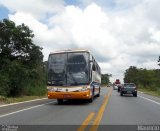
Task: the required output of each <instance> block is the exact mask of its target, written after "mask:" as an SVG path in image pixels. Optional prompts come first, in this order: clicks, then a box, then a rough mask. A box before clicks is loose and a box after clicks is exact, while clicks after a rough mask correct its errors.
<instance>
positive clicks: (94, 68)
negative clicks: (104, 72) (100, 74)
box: [92, 63, 96, 71]
mask: <svg viewBox="0 0 160 131" xmlns="http://www.w3.org/2000/svg"><path fill="white" fill-rule="evenodd" d="M92 70H93V71H96V65H95V63H94V64H93V66H92Z"/></svg>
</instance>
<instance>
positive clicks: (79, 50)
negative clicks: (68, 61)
mask: <svg viewBox="0 0 160 131" xmlns="http://www.w3.org/2000/svg"><path fill="white" fill-rule="evenodd" d="M66 52H89V53H90V51H89V50H86V49H68V50H59V51H55V52H51V53H50V55H51V54H60V53H66Z"/></svg>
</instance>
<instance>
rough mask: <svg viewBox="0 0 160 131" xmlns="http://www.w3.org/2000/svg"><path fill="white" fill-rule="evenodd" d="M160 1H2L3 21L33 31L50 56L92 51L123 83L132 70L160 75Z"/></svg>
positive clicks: (0, 6)
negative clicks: (67, 52) (158, 61)
mask: <svg viewBox="0 0 160 131" xmlns="http://www.w3.org/2000/svg"><path fill="white" fill-rule="evenodd" d="M159 5H160V0H23V1H22V0H0V20H2V19H4V18H7V19H10V20H12V21H14V22H15V23H16V25H20V24H22V23H24V24H25V25H27V26H29V28H30V29H31V30H33V33H34V34H35V37H34V38H33V41H34V43H35V44H36V45H39V46H40V47H42V48H43V50H42V51H43V54H44V61H46V60H47V59H48V55H49V53H50V52H54V51H57V50H63V49H76V48H81V49H88V50H90V51H91V52H92V54H93V56H94V57H95V59H96V60H97V62H98V63H99V65H100V67H101V70H102V73H107V74H112V77H111V78H110V80H111V82H113V81H114V80H115V79H120V80H121V81H123V77H124V72H125V70H126V69H128V68H129V67H130V66H136V67H138V68H146V69H157V68H159V67H158V65H157V64H158V63H157V60H158V56H159V55H160V13H159V12H160V8H159Z"/></svg>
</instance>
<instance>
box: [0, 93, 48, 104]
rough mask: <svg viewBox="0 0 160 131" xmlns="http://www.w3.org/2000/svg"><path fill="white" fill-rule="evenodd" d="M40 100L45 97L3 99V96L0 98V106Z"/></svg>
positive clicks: (45, 96)
mask: <svg viewBox="0 0 160 131" xmlns="http://www.w3.org/2000/svg"><path fill="white" fill-rule="evenodd" d="M40 98H47V95H43V96H20V97H4V96H0V105H2V104H10V103H16V102H24V101H29V100H34V99H40Z"/></svg>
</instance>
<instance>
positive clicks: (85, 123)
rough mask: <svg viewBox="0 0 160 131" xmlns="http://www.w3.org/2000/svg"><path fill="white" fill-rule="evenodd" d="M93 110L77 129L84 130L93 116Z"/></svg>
mask: <svg viewBox="0 0 160 131" xmlns="http://www.w3.org/2000/svg"><path fill="white" fill-rule="evenodd" d="M94 115H95V112H91V113H90V114H89V115H88V116H87V118H86V119H85V120H84V122H83V123H82V125H81V126H80V128H78V130H77V131H84V130H85V128H86V127H87V125H88V124H89V122H90V121H91V120H92V118H93V117H94Z"/></svg>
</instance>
